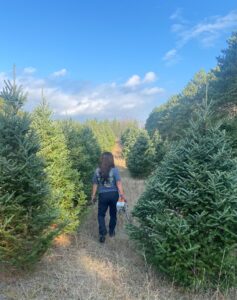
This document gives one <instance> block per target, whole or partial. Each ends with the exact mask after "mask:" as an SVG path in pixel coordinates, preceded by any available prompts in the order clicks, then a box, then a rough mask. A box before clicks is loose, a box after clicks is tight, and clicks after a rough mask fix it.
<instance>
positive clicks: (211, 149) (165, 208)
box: [130, 107, 237, 288]
mask: <svg viewBox="0 0 237 300" xmlns="http://www.w3.org/2000/svg"><path fill="white" fill-rule="evenodd" d="M210 119H211V117H210V113H209V109H208V108H207V107H205V108H204V109H202V110H201V111H200V113H199V114H198V116H197V117H196V119H195V121H193V122H192V123H191V125H190V126H191V128H190V130H189V131H188V132H187V136H186V137H185V138H184V139H182V140H181V141H180V142H179V144H178V145H177V146H173V147H172V149H171V150H170V151H169V153H168V154H167V155H166V156H165V158H164V160H163V161H162V163H161V164H160V166H159V167H158V168H157V170H156V171H155V172H154V173H153V174H152V176H151V177H150V179H149V180H148V183H147V187H146V190H145V192H144V194H143V195H142V196H141V198H140V199H139V201H138V203H137V205H136V207H135V209H134V212H133V215H134V216H135V217H136V218H137V221H138V225H134V226H131V227H130V234H131V237H132V238H133V239H135V240H136V241H137V242H138V244H139V245H140V246H141V247H142V249H144V250H145V255H146V256H147V258H148V259H149V261H150V262H152V263H153V264H154V265H155V266H156V267H157V268H158V269H159V270H160V271H162V272H164V273H165V274H167V275H168V276H169V277H170V278H171V279H172V280H174V281H176V282H179V283H181V284H182V285H187V286H191V287H195V288H198V287H202V288H207V287H215V288H216V287H218V288H219V287H229V286H231V285H235V284H236V278H237V277H236V275H237V274H236V270H237V259H236V245H237V235H236V233H237V161H236V160H235V159H234V158H233V152H232V148H231V145H230V142H229V140H228V139H227V137H226V133H225V132H224V131H221V130H220V124H219V125H213V124H211V121H210Z"/></svg>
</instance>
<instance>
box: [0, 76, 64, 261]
mask: <svg viewBox="0 0 237 300" xmlns="http://www.w3.org/2000/svg"><path fill="white" fill-rule="evenodd" d="M0 97H2V99H3V100H4V104H3V109H2V110H1V111H0V261H2V262H4V263H10V264H13V265H15V266H18V267H26V266H30V265H31V264H33V263H34V262H36V261H37V260H38V259H40V257H41V256H42V255H43V254H44V252H45V251H46V250H47V249H48V247H49V245H50V243H51V242H52V240H53V238H54V237H55V235H57V233H59V231H60V227H59V228H58V229H57V230H55V229H52V227H51V224H52V223H53V222H55V218H56V212H55V211H54V210H53V209H52V208H51V207H50V206H49V204H48V199H49V197H50V193H49V186H48V183H47V180H46V176H45V173H44V163H43V160H42V159H41V158H40V157H39V156H38V153H39V150H40V145H39V141H38V138H37V136H36V134H35V131H34V130H33V129H32V127H31V121H30V117H29V115H28V114H26V113H25V112H23V111H22V110H21V108H22V105H23V104H24V102H25V101H26V95H25V94H24V93H23V91H22V88H21V87H17V86H16V85H15V84H11V83H10V82H9V81H7V82H5V87H4V88H3V90H2V92H1V94H0Z"/></svg>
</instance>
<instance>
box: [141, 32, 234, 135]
mask: <svg viewBox="0 0 237 300" xmlns="http://www.w3.org/2000/svg"><path fill="white" fill-rule="evenodd" d="M206 93H207V94H208V99H209V101H210V102H211V105H212V108H211V110H212V115H213V116H212V118H213V119H214V120H220V119H223V120H224V124H225V126H226V129H227V132H228V133H230V135H231V137H232V138H233V140H236V138H235V134H232V133H233V131H235V130H234V128H236V123H237V117H236V112H237V109H236V103H237V32H235V33H233V34H232V36H231V38H230V39H229V40H228V48H227V49H225V50H223V51H222V54H221V55H220V56H219V57H218V58H217V66H216V67H215V68H214V69H213V70H210V71H209V72H205V71H204V70H201V71H199V72H198V73H197V74H195V75H194V78H193V79H192V80H191V81H190V82H189V83H188V84H187V86H186V87H185V88H184V90H183V91H182V92H181V93H179V94H177V95H175V96H173V97H171V99H170V100H169V101H168V102H167V103H166V104H164V105H162V106H160V107H157V108H155V109H154V110H153V112H152V113H151V114H150V116H149V118H148V119H147V122H146V126H145V127H146V129H147V130H148V132H149V134H150V135H152V134H153V132H154V131H156V130H159V132H160V135H161V137H162V138H163V139H167V140H168V141H175V140H179V139H180V138H182V136H183V134H184V132H185V130H186V128H187V127H189V126H190V124H189V121H190V119H191V116H192V115H193V113H194V112H196V111H197V110H198V108H199V106H200V104H201V103H202V101H203V99H204V98H205V95H206Z"/></svg>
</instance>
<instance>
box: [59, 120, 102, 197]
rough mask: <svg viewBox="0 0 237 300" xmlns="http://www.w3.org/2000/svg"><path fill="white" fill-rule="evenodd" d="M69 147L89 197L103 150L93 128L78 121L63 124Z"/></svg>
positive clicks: (75, 168) (73, 165)
mask: <svg viewBox="0 0 237 300" xmlns="http://www.w3.org/2000/svg"><path fill="white" fill-rule="evenodd" d="M61 126H62V128H63V132H64V135H65V138H66V142H67V146H68V149H69V154H70V160H71V162H72V167H73V169H74V170H77V171H78V172H79V173H80V175H81V179H82V182H83V185H84V190H85V193H86V195H87V197H89V196H90V194H91V178H92V175H93V172H94V170H95V168H96V166H97V165H98V161H99V157H100V155H101V150H100V147H99V144H98V142H97V139H96V137H95V135H94V133H93V131H92V129H91V128H90V127H88V126H86V125H84V126H82V125H80V124H79V123H77V122H73V121H66V122H63V123H62V124H61Z"/></svg>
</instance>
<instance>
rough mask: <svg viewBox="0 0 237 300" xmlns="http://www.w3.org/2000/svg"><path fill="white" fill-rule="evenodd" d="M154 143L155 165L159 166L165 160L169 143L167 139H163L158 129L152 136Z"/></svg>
mask: <svg viewBox="0 0 237 300" xmlns="http://www.w3.org/2000/svg"><path fill="white" fill-rule="evenodd" d="M152 143H153V146H154V150H155V154H154V160H153V161H154V165H155V166H157V165H159V164H160V162H161V161H162V160H163V158H164V156H165V154H166V152H167V151H168V149H169V144H168V142H167V140H165V141H164V140H162V138H161V135H160V133H159V131H158V130H155V132H154V134H153V136H152Z"/></svg>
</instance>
